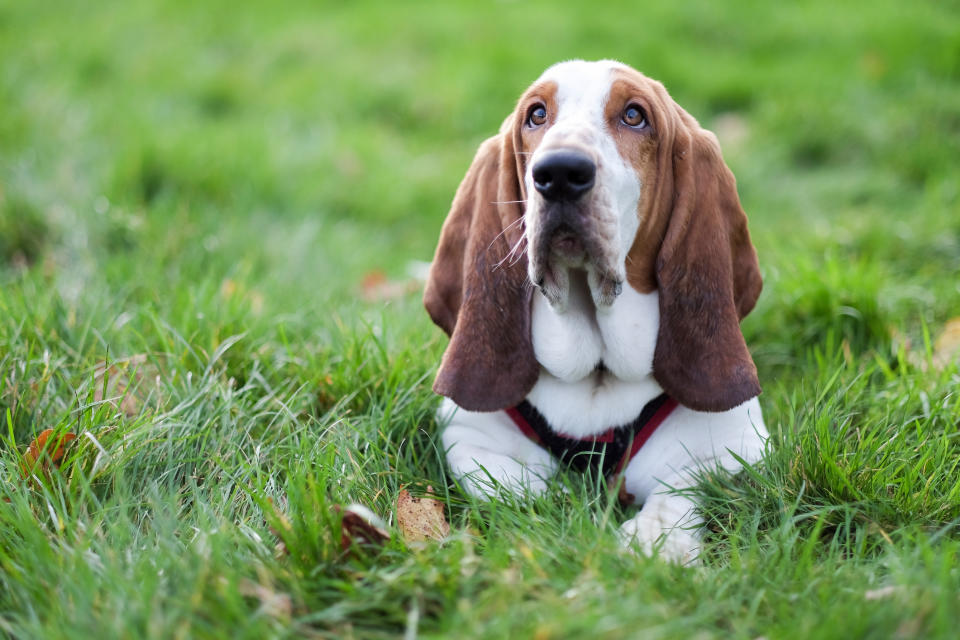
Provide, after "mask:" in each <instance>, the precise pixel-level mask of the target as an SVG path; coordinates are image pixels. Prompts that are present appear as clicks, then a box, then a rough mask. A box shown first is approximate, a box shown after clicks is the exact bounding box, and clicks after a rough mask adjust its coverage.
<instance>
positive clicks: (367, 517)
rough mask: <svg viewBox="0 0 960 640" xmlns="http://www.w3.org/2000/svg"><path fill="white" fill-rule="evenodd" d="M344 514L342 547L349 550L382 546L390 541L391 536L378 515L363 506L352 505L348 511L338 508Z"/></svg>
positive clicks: (341, 525)
mask: <svg viewBox="0 0 960 640" xmlns="http://www.w3.org/2000/svg"><path fill="white" fill-rule="evenodd" d="M335 509H336V510H337V511H339V512H342V513H343V519H342V520H341V521H340V527H341V536H340V547H341V548H342V549H343V550H347V549H348V548H349V547H350V546H351V545H354V544H362V545H376V546H379V545H382V544H384V543H386V542H387V541H389V540H390V534H389V533H387V531H386V529H385V526H386V525H385V524H384V523H383V521H382V520H380V518H378V517H377V515H376V514H375V513H374V512H373V511H371V510H370V509H368V508H367V507H365V506H363V505H361V504H351V505H350V506H348V507H347V508H346V509H341V508H340V506H339V505H338V506H336V507H335Z"/></svg>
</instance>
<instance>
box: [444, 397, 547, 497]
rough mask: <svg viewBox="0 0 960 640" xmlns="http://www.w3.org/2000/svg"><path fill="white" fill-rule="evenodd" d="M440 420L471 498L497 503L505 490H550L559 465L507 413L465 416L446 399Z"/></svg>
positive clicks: (447, 446) (450, 458) (451, 460)
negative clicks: (491, 500)
mask: <svg viewBox="0 0 960 640" xmlns="http://www.w3.org/2000/svg"><path fill="white" fill-rule="evenodd" d="M437 418H438V420H439V422H440V423H441V424H443V423H447V426H446V428H444V430H443V435H442V438H441V439H442V441H443V446H444V448H445V449H446V452H447V464H449V465H450V470H451V471H452V472H453V475H454V476H456V477H457V480H459V481H460V483H461V485H462V486H463V488H464V489H466V490H467V492H468V493H470V494H471V495H473V496H476V497H479V498H491V497H494V496H495V495H496V494H497V491H499V490H500V489H501V488H504V489H507V490H509V491H511V492H513V493H517V494H521V493H524V492H527V491H529V492H531V493H540V492H542V491H544V490H545V489H546V487H547V479H548V478H549V477H550V476H551V475H553V473H554V471H555V470H556V462H555V461H554V459H553V458H552V457H551V456H550V454H549V453H548V452H547V451H546V450H545V449H543V448H542V447H540V446H538V445H537V444H535V443H534V442H532V441H530V440H529V439H528V438H527V437H526V436H524V435H523V434H522V433H521V432H520V430H519V429H518V428H517V426H516V425H515V424H513V421H512V420H510V418H509V416H507V414H506V413H504V412H503V411H495V412H493V413H476V412H473V411H465V410H463V409H460V408H459V407H457V406H456V405H455V404H454V403H453V401H451V400H450V399H449V398H444V400H443V403H442V404H441V405H440V409H439V410H438V411H437Z"/></svg>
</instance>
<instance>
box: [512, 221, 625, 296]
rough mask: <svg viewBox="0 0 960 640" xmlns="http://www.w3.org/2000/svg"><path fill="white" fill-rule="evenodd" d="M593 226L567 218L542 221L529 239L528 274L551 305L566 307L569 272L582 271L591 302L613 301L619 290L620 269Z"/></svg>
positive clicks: (621, 280)
mask: <svg viewBox="0 0 960 640" xmlns="http://www.w3.org/2000/svg"><path fill="white" fill-rule="evenodd" d="M610 244H611V243H610V242H609V241H605V239H604V238H602V237H601V236H600V234H599V233H598V232H597V230H596V229H593V228H591V227H589V226H588V225H577V224H573V223H571V222H569V221H567V220H564V221H561V222H557V223H554V224H551V225H546V226H545V228H542V229H541V232H540V233H539V234H538V237H537V238H534V239H533V242H532V243H531V253H530V266H531V270H530V275H531V279H532V280H533V283H534V284H536V285H537V286H538V287H539V288H540V290H541V292H542V293H543V295H544V296H546V298H547V300H548V301H549V302H550V304H551V306H553V307H554V308H556V309H558V310H562V309H565V308H566V304H567V300H568V298H569V295H570V272H571V271H572V270H582V271H585V272H586V275H587V282H588V284H589V285H590V293H591V295H592V297H593V301H594V304H596V305H597V306H598V307H601V306H609V305H611V304H613V301H614V300H615V299H616V297H617V296H618V295H620V292H621V290H622V286H623V275H622V274H621V273H619V272H620V271H622V269H617V268H616V266H615V263H616V260H615V257H614V255H613V252H612V251H610V249H609V246H610Z"/></svg>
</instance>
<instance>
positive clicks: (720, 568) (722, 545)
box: [0, 0, 960, 638]
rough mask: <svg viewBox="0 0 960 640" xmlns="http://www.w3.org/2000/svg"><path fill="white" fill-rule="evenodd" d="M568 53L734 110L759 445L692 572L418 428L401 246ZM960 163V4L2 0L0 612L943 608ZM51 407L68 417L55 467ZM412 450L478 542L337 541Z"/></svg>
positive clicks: (837, 613) (414, 245)
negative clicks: (286, 519) (51, 463)
mask: <svg viewBox="0 0 960 640" xmlns="http://www.w3.org/2000/svg"><path fill="white" fill-rule="evenodd" d="M570 58H586V59H597V58H615V59H619V60H621V61H623V62H625V63H628V64H630V65H632V66H634V67H635V68H637V69H639V70H641V71H643V72H644V73H646V74H647V75H649V76H651V77H653V78H656V79H658V80H660V81H662V82H663V83H664V84H665V85H666V87H667V88H668V90H669V91H670V92H671V94H672V96H673V97H674V98H675V99H676V100H677V102H678V103H679V104H681V105H682V106H684V108H685V109H687V110H688V111H689V112H690V113H691V114H693V115H694V116H695V117H697V118H698V119H699V120H700V122H701V123H702V124H703V125H704V126H705V127H707V128H710V129H712V130H714V131H715V132H716V133H717V134H718V137H719V138H720V141H721V145H722V146H723V149H724V154H725V157H726V160H727V162H728V164H729V165H730V167H731V168H732V170H733V172H734V174H735V175H736V176H737V179H738V187H739V190H740V195H741V199H742V202H743V205H744V208H745V210H746V211H747V213H748V216H749V217H750V224H751V230H752V234H753V238H754V243H755V245H756V246H757V249H758V253H759V256H760V264H761V269H762V271H763V274H764V279H765V289H764V293H763V295H762V296H761V298H760V302H759V304H758V307H757V309H756V310H755V311H754V312H753V313H752V314H751V315H750V316H749V317H748V318H747V319H746V321H745V322H744V325H743V328H744V332H745V334H746V336H747V339H748V344H749V345H750V347H751V349H752V351H753V354H754V358H755V360H756V362H757V365H758V367H759V369H760V377H761V381H762V383H763V385H764V389H765V392H764V394H763V395H762V396H761V402H762V404H763V408H764V413H765V417H766V422H767V424H768V425H769V426H770V427H771V432H772V433H773V441H772V447H771V455H770V457H769V458H768V460H767V463H766V464H765V466H764V467H763V468H762V469H761V470H760V471H758V472H756V473H754V474H751V475H750V476H749V478H747V479H743V478H741V479H740V480H737V481H729V479H728V480H723V481H717V482H716V484H709V483H708V484H707V485H705V487H703V488H702V490H703V492H704V494H705V495H706V496H708V498H705V500H704V504H705V511H706V512H707V515H708V521H709V522H710V524H711V530H712V531H713V537H712V538H710V539H709V540H708V545H707V547H706V549H707V550H706V552H705V557H706V558H707V565H708V567H707V568H706V569H704V570H703V571H702V572H699V573H692V572H691V573H683V572H681V571H677V570H676V568H673V567H668V566H666V565H662V564H657V563H655V562H654V563H650V562H645V561H640V560H633V561H627V560H625V559H624V556H622V555H618V552H617V546H616V542H615V538H614V533H613V531H614V529H615V526H616V521H617V519H618V518H621V519H622V518H623V517H626V516H625V514H624V513H622V512H619V511H616V510H615V508H614V507H613V506H611V505H610V504H608V503H607V502H604V501H603V500H602V499H600V498H598V496H599V495H600V494H601V493H602V492H600V493H598V492H596V491H594V492H591V491H590V489H591V487H589V486H586V485H584V484H583V483H582V481H578V480H575V479H574V480H570V479H567V480H565V482H568V489H569V491H567V492H560V491H556V492H554V493H553V494H551V495H549V496H547V498H545V499H544V500H543V501H541V502H537V503H535V504H534V505H533V506H532V507H531V506H530V505H524V504H520V505H508V506H507V507H506V508H504V509H498V508H494V507H484V506H481V505H477V504H475V503H471V502H470V501H468V500H466V499H465V497H464V496H463V495H462V494H459V493H458V492H457V491H456V490H455V489H454V488H451V487H452V485H450V484H449V482H448V480H449V479H448V478H446V476H445V474H444V470H443V468H444V467H443V462H442V455H441V454H440V452H438V451H437V450H436V448H435V440H434V434H435V428H436V425H435V424H434V423H433V417H432V415H433V410H434V408H435V406H436V401H437V400H436V398H435V397H434V396H433V395H432V393H431V392H430V390H429V382H430V379H431V377H432V375H433V372H434V370H435V367H436V364H437V362H438V360H439V357H440V354H441V353H442V350H443V347H444V345H445V338H444V337H443V336H442V334H441V332H440V331H439V330H438V329H436V328H434V327H433V326H432V325H431V324H430V322H429V319H428V318H427V316H426V314H425V313H424V312H423V310H422V307H421V305H420V301H419V292H418V290H417V289H418V284H417V283H416V282H411V278H410V274H409V269H410V264H411V262H412V261H425V260H429V259H430V258H431V256H432V252H433V248H434V246H435V242H436V240H437V237H438V234H439V230H440V225H441V223H442V221H443V219H444V217H445V215H446V212H447V208H448V206H449V203H450V200H451V198H452V196H453V193H454V191H455V189H456V187H457V184H458V183H459V181H460V179H461V177H462V176H463V174H464V172H465V171H466V169H467V167H468V165H469V163H470V160H471V158H472V157H473V153H474V151H475V150H476V148H477V146H478V144H479V143H480V142H481V141H482V140H483V139H484V138H486V137H488V136H489V135H491V134H493V133H494V132H496V130H497V128H498V127H499V124H500V122H501V121H502V119H503V118H504V116H505V115H506V114H507V113H509V112H510V111H511V110H512V108H513V106H514V101H515V100H516V98H517V97H518V96H519V94H520V93H521V92H522V91H523V90H524V88H525V87H527V86H528V84H529V83H530V82H531V81H533V80H534V79H535V78H536V77H537V76H539V74H540V73H541V72H542V71H543V69H544V68H546V67H547V66H549V65H551V64H553V63H554V62H557V61H560V60H564V59H570ZM958 167H960V5H958V4H957V2H955V1H953V0H951V1H940V2H937V1H918V2H910V3H906V2H893V1H890V0H875V1H871V2H851V3H841V2H827V1H812V2H801V3H780V2H759V1H756V2H755V1H750V0H742V1H737V2H712V1H705V0H700V1H693V2H668V3H637V2H619V1H618V2H598V3H581V4H575V3H562V2H543V1H535V2H492V3H466V2H463V3H461V2H447V3H426V2H350V3H345V2H305V1H301V2H296V1H293V2H227V1H217V0H211V1H208V2H197V1H192V2H187V1H179V2H178V1H169V2H147V1H142V0H130V1H127V2H47V1H41V0H38V1H34V2H25V1H20V0H0V433H3V434H4V438H3V447H2V455H0V463H2V469H0V476H2V485H0V488H2V491H0V493H2V494H3V496H4V499H5V501H6V503H5V504H4V506H3V508H0V569H2V571H0V585H2V587H3V588H2V589H0V630H2V631H3V632H5V633H10V634H12V635H18V636H33V637H60V636H74V637H98V638H103V637H147V636H153V637H164V638H166V637H175V636H178V637H190V636H195V637H220V636H223V637H241V636H243V634H247V635H248V636H251V637H253V636H256V637H263V634H266V635H269V636H275V635H276V636H282V635H286V634H297V635H300V634H305V635H310V634H314V635H317V636H318V637H338V638H339V637H350V636H351V635H352V634H356V636H358V637H369V636H376V635H377V634H381V635H382V636H391V635H397V634H399V633H402V632H404V630H405V629H409V628H410V624H411V622H410V621H411V619H412V618H411V616H413V614H414V612H415V613H416V616H421V617H415V618H413V620H414V622H413V625H414V628H416V624H417V621H418V620H419V623H420V624H421V626H422V628H425V629H427V631H428V632H432V633H434V634H436V636H435V637H442V636H445V635H446V636H450V634H451V633H458V634H459V633H462V634H464V635H470V636H488V637H505V634H507V633H509V632H514V631H516V630H518V629H520V630H522V633H521V632H520V631H516V633H518V634H519V635H516V636H515V637H521V636H523V637H528V636H533V635H534V634H535V633H536V634H539V635H537V637H540V638H549V637H555V638H562V637H571V634H574V635H576V633H575V632H576V630H578V629H579V630H580V631H579V632H580V633H584V634H591V636H590V637H609V638H622V637H626V636H627V635H628V634H629V633H630V632H636V630H637V629H644V630H645V634H646V635H645V636H644V637H651V638H652V637H668V638H669V637H681V636H682V637H687V636H690V635H694V634H695V633H701V634H704V635H705V636H706V637H711V636H717V637H729V636H736V637H745V638H755V637H758V636H762V635H766V634H769V635H770V637H798V638H809V637H817V638H825V637H844V638H846V637H851V636H854V637H855V636H857V635H869V634H871V633H872V634H874V636H886V635H888V634H889V632H890V630H891V629H897V630H899V631H902V635H904V636H907V637H909V636H911V635H912V636H917V637H918V636H927V637H934V636H937V635H940V636H941V637H952V634H954V633H955V631H956V628H957V624H960V622H958V621H957V619H956V612H957V606H956V597H955V596H956V593H957V589H958V588H960V582H958V580H960V577H958V574H957V572H956V566H957V557H958V552H960V543H958V540H957V538H956V534H955V533H954V532H953V529H951V527H955V525H956V522H957V518H960V481H958V480H957V474H956V469H957V468H958V464H960V462H958V461H960V449H958V444H957V443H958V442H960V440H958V438H957V430H958V415H960V405H958V404H957V402H958V401H957V397H956V389H957V385H958V380H960V379H958V377H957V372H956V368H955V367H954V368H953V369H950V368H949V367H947V368H945V369H943V368H941V369H935V368H934V367H933V366H931V361H932V352H933V351H934V350H935V347H936V348H937V349H939V351H938V353H940V352H941V351H942V349H941V347H942V343H941V342H940V341H938V340H937V337H938V335H939V334H940V333H941V332H942V331H943V328H944V327H945V326H946V323H947V322H948V321H949V320H950V319H951V318H955V317H957V316H960V277H958V275H960V180H958ZM938 345H939V346H938ZM947 346H949V345H947ZM104 361H107V362H108V363H110V362H118V364H117V365H116V366H115V367H114V368H110V367H109V366H107V365H105V364H104ZM130 363H136V366H141V367H142V369H143V371H142V372H139V373H134V372H133V369H134V368H135V365H133V364H130ZM105 370H106V371H112V372H113V373H111V375H113V376H114V377H115V378H116V379H117V380H119V382H117V381H115V382H114V383H112V384H114V385H120V386H113V387H111V388H110V389H104V388H100V387H104V386H105V383H104V382H103V381H104V372H105ZM111 389H112V392H113V393H114V394H115V395H117V396H120V397H123V402H120V401H119V400H118V401H112V400H110V399H108V395H109V393H110V392H111ZM105 391H106V392H107V393H106V394H105V393H104V392H105ZM105 398H107V399H105ZM47 427H52V428H56V429H59V430H62V431H66V430H70V431H74V432H77V433H81V434H84V437H82V438H80V439H78V444H77V445H75V449H74V452H75V453H74V454H71V457H69V459H68V462H65V463H64V467H63V473H62V474H61V475H58V476H56V477H55V478H53V479H52V480H50V481H49V482H48V483H46V484H43V486H42V487H41V486H40V485H39V484H37V485H35V484H29V483H27V482H26V481H25V480H24V479H23V477H22V471H21V469H22V467H21V463H22V459H21V458H22V454H23V452H24V450H25V449H26V443H27V442H29V440H30V439H32V438H33V437H34V436H35V435H36V434H37V433H38V432H39V431H40V430H41V429H43V428H47ZM411 482H412V483H418V482H419V483H423V484H428V483H429V484H432V485H433V486H435V487H446V491H447V492H448V493H446V494H444V496H445V498H446V500H447V501H448V505H449V507H450V511H449V514H450V517H451V520H452V524H453V526H454V531H455V532H457V534H456V535H457V536H458V537H456V539H455V540H454V541H451V542H449V543H448V544H446V545H444V546H435V547H430V548H428V549H427V550H426V551H422V552H418V553H420V554H421V555H417V553H413V554H411V551H410V550H408V549H406V548H405V547H404V545H403V543H402V541H401V542H397V541H396V540H395V541H394V542H393V543H391V546H390V547H389V549H388V550H387V551H385V552H384V555H383V556H382V557H378V558H366V557H364V558H360V559H358V558H352V559H349V561H347V560H344V558H343V557H342V556H341V555H339V554H340V548H339V542H338V540H336V539H334V538H331V537H330V531H331V527H332V528H333V530H335V529H336V527H337V526H338V525H337V523H332V524H331V521H330V518H331V516H330V514H331V513H335V510H334V507H333V505H339V504H346V503H348V502H352V501H361V502H363V503H364V504H368V505H369V506H370V507H371V508H373V509H374V510H375V511H376V512H378V513H380V514H381V515H384V517H387V518H388V519H389V518H390V514H391V509H392V501H393V499H394V497H395V496H396V492H397V491H398V490H399V487H400V486H401V485H404V484H407V483H411ZM577 482H580V484H577ZM571 487H572V488H571ZM594 489H595V487H594ZM268 498H269V499H273V500H274V501H275V502H274V503H269V502H268ZM274 504H276V505H287V506H289V511H288V513H289V516H290V518H291V519H293V520H294V526H293V527H291V528H289V529H286V530H283V529H282V527H281V524H282V520H278V518H277V517H275V516H276V514H273V512H272V509H273V505H274ZM611 514H613V515H611ZM277 527H281V531H280V533H277V532H278V529H277ZM278 537H279V538H280V539H281V540H282V542H283V543H284V544H285V545H286V547H287V548H288V549H289V550H291V553H290V554H289V555H288V556H283V557H281V556H279V555H278V556H275V554H274V550H273V545H274V544H275V543H276V541H277V539H278ZM821 543H822V544H821ZM888 543H889V544H888ZM474 545H476V548H477V553H476V554H475V553H474ZM518 549H519V550H521V553H520V554H519V555H518V552H517V550H518ZM584 550H588V551H589V552H585V551H584ZM92 558H93V559H95V560H96V562H94V560H92ZM98 563H99V564H98ZM158 567H159V569H158ZM251 585H253V586H251ZM883 585H888V586H889V585H894V586H896V588H897V589H898V590H897V591H895V592H892V591H890V592H888V591H882V592H881V593H882V594H886V595H881V596H877V597H871V598H868V597H866V596H865V594H864V589H866V588H867V587H870V588H886V587H884V586H883ZM901 587H903V588H902V589H901ZM257 589H260V590H257ZM264 590H265V591H264ZM570 593H575V595H574V596H569V597H568V594H570ZM271 594H272V595H271ZM278 594H279V595H280V596H283V597H286V598H287V600H285V601H284V602H286V603H287V605H286V608H285V607H282V606H281V607H280V608H279V609H277V608H276V607H275V606H274V605H270V606H272V607H273V608H269V607H267V604H266V603H267V602H268V600H269V598H268V596H269V597H273V596H275V595H278ZM411 594H414V596H411ZM891 594H893V595H891ZM888 597H889V598H893V599H892V600H887V599H886V598H888ZM281 600H282V598H281ZM270 602H273V601H270ZM265 607H267V608H266V609H265ZM418 607H419V608H418ZM608 610H614V611H615V615H613V614H610V615H608V613H607V612H608ZM65 620H66V621H69V625H64V624H63V621H65ZM105 621H108V622H109V623H110V625H112V626H109V629H107V627H106V626H105V625H106V622H105ZM258 634H259V635H258ZM450 637H452V636H450Z"/></svg>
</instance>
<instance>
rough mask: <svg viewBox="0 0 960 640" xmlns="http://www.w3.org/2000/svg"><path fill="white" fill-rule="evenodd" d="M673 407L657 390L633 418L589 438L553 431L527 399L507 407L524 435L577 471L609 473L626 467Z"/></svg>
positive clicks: (670, 399)
mask: <svg viewBox="0 0 960 640" xmlns="http://www.w3.org/2000/svg"><path fill="white" fill-rule="evenodd" d="M676 408H677V401H676V400H674V399H673V398H671V397H670V396H668V395H667V394H665V393H663V394H660V395H659V396H657V397H656V398H654V399H653V400H651V401H650V402H648V403H647V404H646V405H645V406H644V407H643V411H641V412H640V415H639V416H638V417H637V418H636V419H635V420H633V421H632V422H629V423H627V424H625V425H621V426H619V427H612V428H610V429H608V430H607V431H604V432H603V433H601V434H599V435H596V436H592V437H589V438H574V437H572V436H568V435H566V434H563V433H560V432H558V431H555V430H554V429H552V428H551V427H550V425H549V424H547V421H546V419H545V418H544V417H543V415H542V414H541V413H540V412H539V411H537V409H536V408H535V407H534V406H533V405H532V404H530V403H529V402H527V401H526V400H524V401H523V402H521V403H520V404H518V405H517V406H516V407H511V408H509V409H507V410H506V411H507V415H509V416H510V418H511V419H512V420H513V422H514V424H516V425H517V427H518V428H519V429H520V431H521V432H522V433H523V435H525V436H526V437H527V438H529V439H530V440H532V441H533V442H536V443H537V444H538V445H540V446H542V447H543V448H545V449H546V450H547V451H549V452H550V453H551V454H553V455H554V456H555V457H557V458H558V459H560V461H561V462H564V463H565V464H568V465H569V466H572V467H574V468H575V469H578V470H580V471H585V470H587V469H588V468H591V467H592V468H597V469H599V470H600V471H602V472H603V474H604V475H605V476H612V475H617V474H620V473H622V472H623V470H624V469H626V467H627V464H628V463H629V462H630V461H631V460H633V457H634V456H635V455H637V453H638V452H639V451H640V449H641V448H642V447H643V445H644V444H645V443H646V442H647V440H649V439H650V436H652V435H653V432H654V431H656V430H657V427H659V426H660V425H661V424H662V423H663V421H664V420H666V419H667V416H669V415H670V414H671V413H672V412H673V410H674V409H676Z"/></svg>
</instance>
